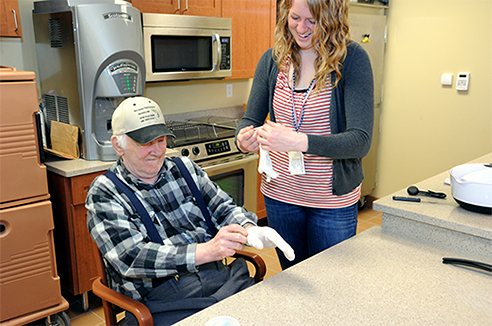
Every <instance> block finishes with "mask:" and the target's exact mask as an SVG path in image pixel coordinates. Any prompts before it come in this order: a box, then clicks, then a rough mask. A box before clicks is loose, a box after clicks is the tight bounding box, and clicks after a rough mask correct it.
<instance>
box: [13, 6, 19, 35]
mask: <svg viewBox="0 0 492 326" xmlns="http://www.w3.org/2000/svg"><path fill="white" fill-rule="evenodd" d="M12 12H13V13H14V23H15V29H14V31H15V32H17V31H18V30H19V26H18V25H17V14H16V12H15V10H14V9H12Z"/></svg>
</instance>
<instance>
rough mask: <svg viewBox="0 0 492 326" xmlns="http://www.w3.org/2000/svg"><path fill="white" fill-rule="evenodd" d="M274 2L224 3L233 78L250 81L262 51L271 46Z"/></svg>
mask: <svg viewBox="0 0 492 326" xmlns="http://www.w3.org/2000/svg"><path fill="white" fill-rule="evenodd" d="M276 8H277V2H276V0H261V1H257V0H234V1H232V0H224V1H222V17H227V18H232V51H231V56H232V76H231V77H228V78H238V79H240V78H253V76H254V72H255V69H256V65H257V64H258V60H260V57H261V55H262V54H263V52H265V51H266V50H268V49H269V48H270V47H272V46H273V31H274V29H275V22H276V14H277V11H276Z"/></svg>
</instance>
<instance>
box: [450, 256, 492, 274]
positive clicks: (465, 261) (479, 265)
mask: <svg viewBox="0 0 492 326" xmlns="http://www.w3.org/2000/svg"><path fill="white" fill-rule="evenodd" d="M442 263H443V264H452V265H463V266H468V267H474V268H478V269H481V270H484V271H486V272H489V273H492V265H490V264H485V263H482V262H478V261H475V260H468V259H461V258H448V257H444V258H443V259H442Z"/></svg>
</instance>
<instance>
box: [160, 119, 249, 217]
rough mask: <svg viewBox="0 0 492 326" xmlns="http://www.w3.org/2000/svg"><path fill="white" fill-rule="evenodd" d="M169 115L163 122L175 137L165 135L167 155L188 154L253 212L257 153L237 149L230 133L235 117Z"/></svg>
mask: <svg viewBox="0 0 492 326" xmlns="http://www.w3.org/2000/svg"><path fill="white" fill-rule="evenodd" d="M172 119H173V120H170V119H169V117H167V118H166V122H167V123H166V124H167V125H168V127H169V128H170V129H171V130H172V131H173V133H174V134H175V135H176V139H174V140H173V139H168V147H169V149H168V155H169V156H187V157H190V158H191V159H192V160H193V161H194V162H196V163H197V164H198V165H199V166H200V167H202V168H203V169H204V170H205V171H206V172H207V174H208V176H209V177H210V179H211V180H212V181H214V182H215V183H217V184H218V185H219V186H220V187H221V188H222V189H223V190H224V191H226V192H227V193H229V194H230V195H231V196H232V197H233V198H234V201H235V202H236V203H237V204H238V205H240V206H244V207H245V208H246V209H247V210H248V211H250V212H255V213H256V196H257V194H256V191H257V190H256V187H257V186H256V177H257V162H258V155H257V154H243V153H241V152H239V150H238V149H237V147H236V145H235V143H234V134H235V130H236V124H237V121H238V119H235V118H228V117H217V116H204V117H195V118H191V119H187V120H185V121H183V120H184V118H179V117H173V118H172ZM175 119H181V120H175Z"/></svg>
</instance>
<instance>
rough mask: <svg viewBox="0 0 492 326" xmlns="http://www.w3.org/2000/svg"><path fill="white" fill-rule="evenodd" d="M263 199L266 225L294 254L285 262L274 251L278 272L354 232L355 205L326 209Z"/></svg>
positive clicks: (283, 257)
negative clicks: (294, 255) (287, 244)
mask: <svg viewBox="0 0 492 326" xmlns="http://www.w3.org/2000/svg"><path fill="white" fill-rule="evenodd" d="M264 198H265V207H266V211H267V219H268V226H270V227H271V228H273V229H275V230H276V231H277V232H278V233H279V234H280V235H281V236H282V237H283V238H284V239H285V241H287V243H289V244H290V245H291V246H292V248H293V249H294V252H295V254H296V258H295V260H294V261H289V260H287V259H286V258H285V256H284V254H283V252H282V251H280V250H278V249H277V255H278V258H279V261H280V265H281V266H282V269H286V268H288V267H290V266H292V265H294V264H296V263H298V262H300V261H302V260H304V259H306V258H308V257H311V256H313V255H315V254H317V253H319V252H321V251H323V250H325V249H328V248H330V247H332V246H334V245H336V244H337V243H339V242H342V241H343V240H346V239H348V238H350V237H352V236H354V235H355V233H356V231H357V203H356V204H354V205H352V206H349V207H344V208H334V209H330V208H314V207H305V206H298V205H293V204H288V203H285V202H281V201H278V200H275V199H272V198H269V197H267V196H264Z"/></svg>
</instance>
